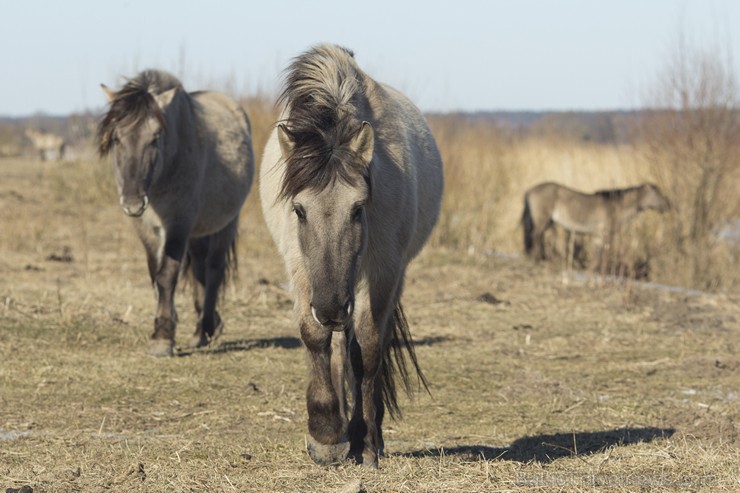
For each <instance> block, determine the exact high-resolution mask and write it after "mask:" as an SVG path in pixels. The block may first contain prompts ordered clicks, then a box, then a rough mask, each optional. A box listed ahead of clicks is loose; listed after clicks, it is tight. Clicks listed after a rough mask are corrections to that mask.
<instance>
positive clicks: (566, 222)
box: [521, 182, 669, 260]
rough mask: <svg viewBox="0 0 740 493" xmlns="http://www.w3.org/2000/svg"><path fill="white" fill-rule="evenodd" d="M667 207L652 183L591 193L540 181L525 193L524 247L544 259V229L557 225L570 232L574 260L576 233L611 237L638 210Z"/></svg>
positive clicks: (666, 202)
mask: <svg viewBox="0 0 740 493" xmlns="http://www.w3.org/2000/svg"><path fill="white" fill-rule="evenodd" d="M668 208H669V202H668V200H667V199H666V198H665V196H664V195H663V193H662V192H661V191H660V189H659V188H658V187H657V186H656V185H654V184H652V183H644V184H642V185H638V186H635V187H630V188H618V189H611V190H600V191H597V192H595V193H592V194H588V193H583V192H579V191H577V190H573V189H571V188H568V187H566V186H563V185H560V184H557V183H552V182H547V183H541V184H539V185H537V186H535V187H532V188H530V189H529V190H527V191H526V192H525V194H524V212H523V213H522V218H521V224H522V227H523V230H524V251H525V253H526V254H527V255H528V256H530V257H532V258H534V259H536V260H544V259H545V240H544V237H545V232H546V231H547V230H548V229H549V228H551V227H553V226H554V225H558V226H561V227H562V228H563V229H565V230H566V231H567V232H568V234H569V245H570V249H569V250H570V251H569V252H567V253H566V257H567V258H568V259H569V260H571V258H572V255H573V249H574V248H573V242H574V237H575V234H576V233H582V234H588V235H598V236H599V237H601V238H602V239H608V237H609V236H612V235H613V234H614V233H615V232H616V231H619V228H620V227H621V226H622V225H624V224H626V223H628V222H629V221H630V220H632V219H633V218H634V217H635V216H636V215H637V214H639V213H641V212H643V211H645V210H649V209H652V210H656V211H658V212H661V213H662V212H665V211H666V210H668Z"/></svg>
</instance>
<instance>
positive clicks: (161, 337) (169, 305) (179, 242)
mask: <svg viewBox="0 0 740 493" xmlns="http://www.w3.org/2000/svg"><path fill="white" fill-rule="evenodd" d="M187 231H188V229H186V228H173V229H172V230H171V231H170V232H168V233H167V234H166V235H165V241H164V248H163V249H162V253H161V257H160V259H159V262H158V265H157V272H156V273H155V275H154V289H155V290H156V293H157V314H156V318H155V319H154V333H153V334H152V338H151V340H150V341H149V354H151V355H152V356H172V352H173V348H174V346H175V327H176V326H177V313H176V312H175V288H176V287H177V278H178V275H179V274H180V263H181V262H182V258H183V255H184V253H185V248H186V245H187V238H188V235H187Z"/></svg>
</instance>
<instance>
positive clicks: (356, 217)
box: [352, 205, 364, 223]
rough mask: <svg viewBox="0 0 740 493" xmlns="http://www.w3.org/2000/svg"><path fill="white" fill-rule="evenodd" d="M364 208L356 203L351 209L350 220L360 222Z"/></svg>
mask: <svg viewBox="0 0 740 493" xmlns="http://www.w3.org/2000/svg"><path fill="white" fill-rule="evenodd" d="M363 210H364V208H363V207H362V206H361V205H358V206H357V207H355V208H354V209H352V221H353V222H356V223H358V222H360V221H361V220H362V212H363Z"/></svg>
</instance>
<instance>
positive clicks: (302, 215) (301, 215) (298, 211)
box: [293, 204, 306, 223]
mask: <svg viewBox="0 0 740 493" xmlns="http://www.w3.org/2000/svg"><path fill="white" fill-rule="evenodd" d="M293 212H295V215H296V216H298V220H299V221H300V222H302V223H303V222H306V210H305V209H304V208H303V206H301V205H298V204H295V205H293Z"/></svg>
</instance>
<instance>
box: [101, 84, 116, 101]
mask: <svg viewBox="0 0 740 493" xmlns="http://www.w3.org/2000/svg"><path fill="white" fill-rule="evenodd" d="M100 88H101V89H103V94H105V97H106V98H107V99H108V102H109V103H110V102H112V101H113V99H114V98H115V97H116V91H114V90H113V89H111V88H110V87H108V86H106V85H105V84H100Z"/></svg>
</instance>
